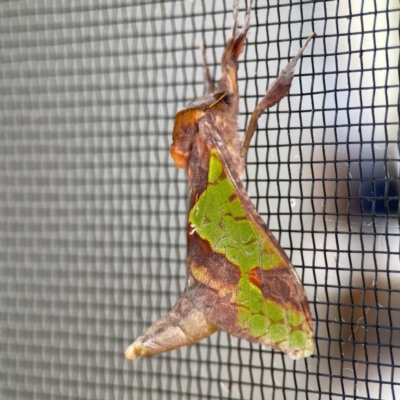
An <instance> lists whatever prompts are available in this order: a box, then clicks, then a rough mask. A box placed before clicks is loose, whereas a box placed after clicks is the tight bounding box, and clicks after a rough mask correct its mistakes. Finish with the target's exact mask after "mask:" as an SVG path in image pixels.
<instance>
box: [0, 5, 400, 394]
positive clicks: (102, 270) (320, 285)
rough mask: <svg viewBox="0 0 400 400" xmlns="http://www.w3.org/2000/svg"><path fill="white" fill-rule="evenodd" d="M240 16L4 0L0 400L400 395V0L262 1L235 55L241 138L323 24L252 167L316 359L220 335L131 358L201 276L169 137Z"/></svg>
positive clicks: (249, 181) (0, 16)
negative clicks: (296, 286)
mask: <svg viewBox="0 0 400 400" xmlns="http://www.w3.org/2000/svg"><path fill="white" fill-rule="evenodd" d="M232 9H233V2H230V1H225V2H206V1H205V0H195V1H193V2H191V1H183V0H182V1H178V0H173V1H170V2H159V1H156V2H151V1H142V2H139V1H137V2H133V4H131V3H127V2H123V1H106V0H102V1H98V2H86V1H76V2H68V1H59V2H52V1H50V0H41V1H33V2H30V1H18V2H14V1H3V2H1V4H0V20H1V23H0V38H1V49H0V55H1V76H0V91H1V98H2V101H1V107H0V118H1V123H0V126H1V130H0V182H1V186H0V210H1V213H0V235H1V236H0V238H1V239H0V266H1V270H0V285H1V292H0V293H1V308H0V312H1V332H2V334H1V338H0V342H1V353H0V354H1V355H0V357H1V360H0V368H1V374H2V379H1V398H2V399H27V398H30V399H41V400H42V399H50V398H51V399H135V400H136V399H206V398H207V399H219V398H226V399H268V398H274V399H281V398H282V399H295V398H311V399H324V398H333V399H335V398H337V399H339V398H341V399H343V398H358V399H372V398H376V399H378V398H385V399H390V398H391V399H396V398H397V399H400V362H399V360H400V322H399V321H400V307H399V304H400V270H399V264H400V263H399V247H400V235H399V189H400V185H399V170H400V168H399V165H400V164H399V138H398V136H397V135H398V123H399V119H398V115H399V112H398V94H399V90H398V87H399V77H398V60H399V36H398V28H399V26H398V24H399V10H400V9H399V4H398V2H397V1H396V0H386V1H378V0H375V1H361V0H360V1H350V0H348V1H342V2H335V1H330V2H303V1H297V0H294V1H279V2H276V1H272V0H271V1H267V2H262V1H257V2H256V4H255V5H254V8H253V11H252V20H251V29H250V33H249V37H248V44H247V47H246V50H245V54H244V55H243V57H242V58H241V61H240V68H239V85H240V93H241V95H242V98H241V104H240V106H241V114H240V117H239V126H240V127H241V129H242V131H241V133H242V134H243V129H244V127H245V125H246V121H248V116H249V114H250V113H251V112H252V110H253V108H254V106H255V104H256V103H257V100H258V99H260V98H261V96H262V94H263V93H264V92H265V90H266V88H267V87H268V86H269V85H270V84H271V83H272V82H273V80H274V78H275V77H276V76H277V74H278V72H279V70H280V69H281V68H282V67H283V66H284V65H285V64H286V63H287V61H288V60H289V59H290V55H291V54H294V52H295V51H296V50H297V49H298V48H299V47H300V45H301V43H302V42H303V41H304V39H305V38H306V37H307V36H308V35H309V34H310V33H311V32H312V31H315V32H316V33H317V34H318V37H317V38H316V39H315V41H314V43H313V44H312V45H310V47H309V49H308V50H307V51H306V54H305V55H304V57H303V59H302V60H301V62H300V67H298V68H297V71H298V72H297V73H296V77H295V80H294V84H293V87H292V90H291V92H290V94H289V96H288V97H287V98H286V99H285V100H283V101H282V102H281V103H280V104H279V105H278V106H277V107H275V108H273V109H270V110H269V111H268V112H267V113H266V116H264V117H262V119H261V120H260V121H259V129H258V132H257V136H256V138H255V141H254V143H253V146H252V148H251V149H250V152H249V156H248V166H247V170H246V175H245V183H246V187H247V189H248V191H249V194H250V196H251V197H252V200H253V202H254V203H255V205H256V207H257V209H258V210H259V212H260V214H261V215H262V216H263V218H264V219H265V220H266V221H267V222H268V224H269V226H270V228H271V230H272V231H273V232H274V234H275V235H276V237H277V238H278V240H279V241H280V243H281V244H282V247H283V248H284V249H285V250H286V251H287V253H288V255H289V256H290V258H291V259H292V261H293V264H294V265H295V267H296V269H297V271H298V272H299V275H300V277H301V279H302V281H303V283H304V287H305V290H306V293H307V296H308V298H309V301H310V306H311V309H312V313H313V318H314V323H315V337H316V342H317V348H316V351H315V353H314V355H313V356H312V357H310V358H308V359H306V360H301V361H297V362H294V361H292V360H289V359H288V358H287V357H285V356H283V355H282V354H280V353H278V352H274V351H272V350H270V349H268V348H264V347H262V346H258V345H253V344H250V343H248V342H246V341H244V340H239V339H236V338H234V337H230V336H228V335H227V334H225V333H222V332H218V333H216V334H214V335H213V336H211V337H210V338H209V339H206V340H204V341H202V342H200V343H199V344H196V345H193V346H190V347H187V348H182V349H179V350H176V351H173V352H171V353H168V354H164V355H160V356H157V357H154V358H151V359H143V360H136V361H134V362H131V361H128V360H126V359H125V358H124V357H123V350H124V348H125V347H126V346H127V345H128V344H129V343H130V342H131V341H132V340H133V339H134V338H135V337H137V336H138V335H139V334H140V333H141V332H142V331H143V330H144V329H145V328H146V327H147V326H149V325H150V323H151V322H152V321H154V320H156V319H157V318H158V317H159V316H160V315H162V314H164V313H165V312H167V311H168V310H169V309H170V308H171V306H172V305H173V304H174V302H175V301H176V299H177V298H178V296H179V294H180V293H181V291H182V290H183V287H184V280H185V256H186V232H185V227H186V221H185V219H186V215H187V214H186V213H187V209H186V190H187V189H186V183H185V182H186V177H185V173H184V172H182V171H178V170H176V168H175V167H174V166H173V163H172V161H171V159H170V157H169V152H168V150H169V144H170V140H171V139H170V137H171V132H172V126H173V121H174V116H175V113H176V111H177V110H178V109H179V108H182V107H183V106H184V105H185V104H187V102H189V101H191V100H193V99H194V98H196V97H198V96H200V95H202V94H203V92H204V90H205V85H204V77H203V66H202V61H201V56H200V51H199V46H200V44H201V43H202V42H204V43H205V44H206V48H207V51H206V52H207V58H208V62H209V64H210V66H211V68H212V70H216V71H217V75H216V76H217V77H218V72H219V71H218V64H219V60H220V57H221V54H222V51H223V48H224V44H225V43H226V40H227V38H228V37H229V34H230V28H231V25H232V18H233V17H232ZM240 9H241V16H242V17H243V15H244V9H245V4H244V3H243V4H242V2H240ZM242 20H243V19H242Z"/></svg>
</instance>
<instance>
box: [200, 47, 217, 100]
mask: <svg viewBox="0 0 400 400" xmlns="http://www.w3.org/2000/svg"><path fill="white" fill-rule="evenodd" d="M200 50H201V57H202V59H203V65H204V74H205V77H206V79H207V83H208V88H207V94H208V93H213V92H214V90H215V84H214V79H213V78H212V76H211V73H210V68H209V66H208V63H207V57H206V48H205V46H204V42H203V43H202V44H201V47H200Z"/></svg>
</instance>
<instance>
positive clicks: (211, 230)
mask: <svg viewBox="0 0 400 400" xmlns="http://www.w3.org/2000/svg"><path fill="white" fill-rule="evenodd" d="M249 3H250V4H249V7H248V9H247V15H246V19H245V22H244V25H243V27H242V30H241V31H240V32H239V33H237V16H238V7H237V6H236V11H235V21H234V26H233V30H232V37H231V39H230V40H229V42H228V44H227V45H226V48H225V51H224V54H223V57H222V63H221V67H222V77H221V80H220V81H219V83H218V85H217V88H216V89H215V90H214V85H213V82H212V80H211V78H210V75H209V73H208V68H206V72H207V78H208V81H209V91H208V93H207V94H206V95H205V96H203V97H200V98H198V99H196V100H194V101H193V102H191V103H190V104H189V105H188V106H187V108H185V109H184V110H181V111H179V112H178V114H177V115H176V120H175V126H174V131H173V143H172V144H171V149H170V151H171V156H172V158H173V160H174V162H175V164H176V166H177V167H178V168H185V169H187V171H188V188H189V193H188V198H189V215H188V225H187V229H188V235H187V238H188V239H187V278H186V288H185V291H184V292H183V293H182V295H181V296H180V298H179V300H178V301H177V303H176V304H175V305H174V307H173V308H172V310H171V311H170V312H169V313H168V314H166V315H165V316H163V317H161V318H160V319H159V320H158V321H156V322H155V323H154V324H153V325H152V326H150V328H148V329H147V330H146V331H145V332H144V333H143V334H142V335H141V336H140V337H139V338H138V339H136V341H135V342H134V343H133V344H131V345H130V346H129V347H128V348H127V349H126V351H125V356H126V357H127V358H130V359H134V358H135V357H137V356H142V357H146V356H152V355H155V354H159V353H163V352H166V351H170V350H173V349H176V348H179V347H182V346H187V345H189V344H192V343H196V342H198V341H200V340H202V339H204V338H206V337H207V336H209V335H211V334H212V333H214V332H215V331H217V330H218V329H221V330H223V331H225V332H228V333H230V334H232V335H234V336H237V337H239V338H244V339H247V340H249V341H250V342H253V343H260V344H265V345H268V346H271V347H272V348H274V349H278V350H281V351H283V352H284V353H287V354H288V355H289V357H291V358H293V359H299V358H302V357H308V356H309V355H311V354H312V352H313V350H314V338H313V327H312V320H311V313H310V308H309V305H308V301H307V298H306V295H305V293H304V290H303V287H302V284H301V282H300V279H299V277H298V275H297V273H296V271H295V269H294V267H293V266H292V264H291V262H290V260H289V258H288V257H287V256H286V254H285V252H284V251H283V249H282V248H281V246H280V245H279V243H278V242H277V240H276V239H275V237H274V236H273V235H272V233H271V232H270V231H269V229H268V227H267V225H266V224H265V222H264V221H263V219H262V218H261V217H260V215H259V214H258V213H257V210H256V209H255V207H254V205H253V203H252V202H251V200H250V198H249V196H248V194H247V192H246V190H245V188H244V186H243V184H242V182H241V175H242V173H243V170H244V167H245V158H246V154H247V149H248V147H249V144H250V141H251V138H252V136H253V133H254V131H255V129H256V126H257V120H258V118H259V117H260V115H261V114H262V112H263V111H264V110H265V109H267V108H268V107H271V106H273V105H274V104H276V103H278V102H279V101H280V100H281V99H282V98H283V97H285V96H286V94H287V92H288V91H289V88H290V86H291V84H292V80H293V75H294V69H295V66H296V63H297V61H298V60H299V58H300V57H301V55H302V53H303V51H304V49H305V47H306V46H307V44H308V42H309V41H310V40H311V39H312V38H313V37H315V34H312V35H311V36H310V37H309V38H308V40H307V42H306V43H305V45H304V46H303V47H302V48H301V49H300V51H299V52H298V54H297V55H296V56H295V57H294V58H293V59H292V60H291V62H290V63H289V64H288V65H287V66H286V68H285V69H284V70H283V71H282V72H281V73H280V75H279V77H278V79H277V80H276V81H275V83H274V84H273V85H272V86H271V88H270V89H269V90H268V92H267V93H266V94H265V96H264V98H263V99H262V100H261V101H260V103H259V104H258V105H257V107H256V109H255V110H254V112H253V114H252V116H251V119H250V122H249V126H248V128H247V132H246V136H245V139H244V141H243V144H242V143H241V141H240V139H239V135H238V127H237V115H238V112H239V108H238V104H239V94H238V84H237V70H238V58H239V55H240V54H241V53H242V51H243V49H244V46H245V40H246V35H247V31H248V29H249V24H250V11H251V1H250V2H249Z"/></svg>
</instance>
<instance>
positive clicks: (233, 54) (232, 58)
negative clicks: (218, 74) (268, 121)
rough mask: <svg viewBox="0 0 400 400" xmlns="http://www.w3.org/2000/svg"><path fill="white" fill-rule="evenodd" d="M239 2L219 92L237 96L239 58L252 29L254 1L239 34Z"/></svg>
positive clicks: (223, 60)
mask: <svg viewBox="0 0 400 400" xmlns="http://www.w3.org/2000/svg"><path fill="white" fill-rule="evenodd" d="M238 3H239V2H238V0H237V1H236V5H235V14H234V23H233V27H232V37H231V38H230V40H229V42H228V44H227V45H226V47H225V51H224V54H223V56H222V61H221V69H222V78H221V80H220V82H219V86H218V90H219V91H227V92H230V93H234V94H237V93H238V87H237V70H238V58H239V56H240V54H241V53H242V52H243V49H244V44H245V40H246V36H247V31H248V30H249V27H250V13H251V5H252V3H253V0H249V2H248V7H247V13H246V19H245V21H244V24H243V26H242V30H241V31H240V33H239V34H237V32H236V31H237V20H238V15H239V4H238Z"/></svg>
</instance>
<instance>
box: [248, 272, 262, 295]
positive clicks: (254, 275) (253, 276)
mask: <svg viewBox="0 0 400 400" xmlns="http://www.w3.org/2000/svg"><path fill="white" fill-rule="evenodd" d="M259 271H260V268H259V267H257V268H252V269H251V270H250V271H249V281H250V282H251V283H252V284H253V285H254V286H256V287H258V288H259V289H260V290H261V291H262V282H261V279H260V273H259Z"/></svg>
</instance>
